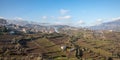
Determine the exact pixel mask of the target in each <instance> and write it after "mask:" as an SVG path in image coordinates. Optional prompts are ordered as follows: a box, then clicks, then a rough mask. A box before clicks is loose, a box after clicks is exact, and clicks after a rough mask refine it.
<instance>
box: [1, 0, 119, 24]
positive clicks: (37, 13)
mask: <svg viewBox="0 0 120 60" xmlns="http://www.w3.org/2000/svg"><path fill="white" fill-rule="evenodd" d="M0 18H5V19H11V20H21V21H22V20H23V21H24V20H25V21H34V22H40V23H51V24H66V25H72V26H92V25H97V24H101V23H103V22H109V21H111V20H116V19H120V0H0Z"/></svg>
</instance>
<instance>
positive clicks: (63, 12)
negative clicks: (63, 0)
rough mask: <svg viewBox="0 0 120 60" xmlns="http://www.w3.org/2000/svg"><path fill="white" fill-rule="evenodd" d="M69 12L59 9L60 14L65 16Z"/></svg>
mask: <svg viewBox="0 0 120 60" xmlns="http://www.w3.org/2000/svg"><path fill="white" fill-rule="evenodd" d="M68 12H69V10H65V9H60V14H63V15H64V14H67V13H68Z"/></svg>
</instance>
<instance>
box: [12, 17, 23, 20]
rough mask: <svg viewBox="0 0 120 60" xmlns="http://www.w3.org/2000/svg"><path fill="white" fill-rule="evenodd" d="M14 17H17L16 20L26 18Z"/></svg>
mask: <svg viewBox="0 0 120 60" xmlns="http://www.w3.org/2000/svg"><path fill="white" fill-rule="evenodd" d="M14 19H15V20H24V19H23V18H21V17H15V18H14Z"/></svg>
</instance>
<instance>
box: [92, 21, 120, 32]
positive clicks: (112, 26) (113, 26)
mask: <svg viewBox="0 0 120 60" xmlns="http://www.w3.org/2000/svg"><path fill="white" fill-rule="evenodd" d="M90 29H93V30H113V31H120V19H118V20H115V21H111V22H106V23H102V24H100V25H97V26H92V27H90Z"/></svg>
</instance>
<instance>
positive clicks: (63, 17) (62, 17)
mask: <svg viewBox="0 0 120 60" xmlns="http://www.w3.org/2000/svg"><path fill="white" fill-rule="evenodd" d="M70 18H72V17H71V16H70V15H66V16H60V17H58V19H59V20H66V19H70Z"/></svg>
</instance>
